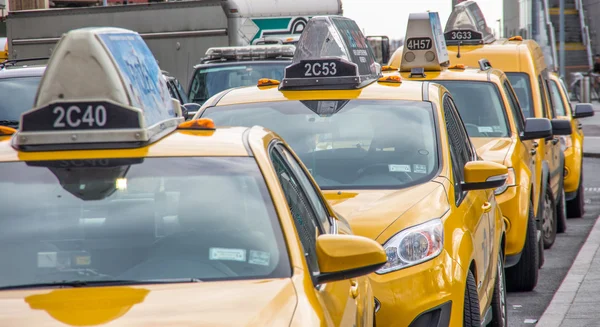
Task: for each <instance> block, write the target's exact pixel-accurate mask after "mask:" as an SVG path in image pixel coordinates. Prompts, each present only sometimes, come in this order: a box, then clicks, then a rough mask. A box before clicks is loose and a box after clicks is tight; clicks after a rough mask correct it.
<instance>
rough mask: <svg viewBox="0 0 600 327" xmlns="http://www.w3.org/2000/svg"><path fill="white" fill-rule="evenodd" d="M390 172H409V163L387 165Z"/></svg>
mask: <svg viewBox="0 0 600 327" xmlns="http://www.w3.org/2000/svg"><path fill="white" fill-rule="evenodd" d="M388 167H389V169H390V172H405V173H410V166H409V165H388Z"/></svg>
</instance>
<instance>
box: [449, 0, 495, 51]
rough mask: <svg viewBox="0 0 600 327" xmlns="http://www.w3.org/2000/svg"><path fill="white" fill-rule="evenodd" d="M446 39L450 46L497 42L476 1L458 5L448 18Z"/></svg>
mask: <svg viewBox="0 0 600 327" xmlns="http://www.w3.org/2000/svg"><path fill="white" fill-rule="evenodd" d="M444 32H445V33H444V37H445V39H446V43H447V44H448V45H458V44H465V45H468V44H483V43H491V42H494V41H495V40H496V38H495V37H494V35H493V34H492V33H491V32H490V29H489V27H488V26H487V23H486V21H485V17H484V16H483V13H482V12H481V9H480V8H479V5H478V4H477V2H475V1H471V0H469V1H465V2H462V3H459V4H457V5H456V6H455V7H454V10H453V11H452V13H451V14H450V17H448V21H447V22H446V28H445V29H444Z"/></svg>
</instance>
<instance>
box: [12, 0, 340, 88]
mask: <svg viewBox="0 0 600 327" xmlns="http://www.w3.org/2000/svg"><path fill="white" fill-rule="evenodd" d="M316 15H342V3H341V0H301V1H300V0H194V1H173V2H162V3H148V4H132V5H123V6H121V5H117V6H108V7H84V8H65V9H45V10H27V11H16V12H10V13H9V15H8V16H7V20H6V22H7V34H8V35H7V36H8V50H9V58H10V59H20V58H37V57H47V56H49V55H50V54H51V53H52V50H53V48H54V47H55V45H56V42H57V41H58V39H59V38H60V36H61V35H62V34H64V33H66V32H68V31H69V30H72V29H76V28H82V27H91V26H110V27H121V28H126V29H130V30H134V31H136V32H138V33H140V35H141V36H142V37H143V38H144V40H145V41H146V43H147V44H148V46H149V48H150V50H151V51H152V53H153V54H154V56H155V57H156V59H157V60H158V62H159V65H160V67H161V69H164V70H166V71H168V72H169V73H171V74H172V75H173V76H175V77H176V78H177V79H178V80H180V81H181V82H182V84H183V86H184V88H186V89H187V87H188V83H189V80H190V78H191V73H192V68H193V66H194V65H195V64H197V63H199V62H200V60H201V58H202V57H204V55H205V53H206V51H207V49H208V48H210V47H223V46H244V45H252V44H269V43H284V44H286V43H287V44H293V43H294V42H295V41H296V40H297V37H298V35H299V34H300V33H302V30H303V29H304V26H306V22H307V21H308V19H310V17H312V16H316Z"/></svg>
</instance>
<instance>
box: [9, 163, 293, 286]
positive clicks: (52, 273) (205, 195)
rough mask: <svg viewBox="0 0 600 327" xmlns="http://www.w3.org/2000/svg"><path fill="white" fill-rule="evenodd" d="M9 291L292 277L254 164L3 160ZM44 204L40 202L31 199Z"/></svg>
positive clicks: (282, 241) (279, 230)
mask: <svg viewBox="0 0 600 327" xmlns="http://www.w3.org/2000/svg"><path fill="white" fill-rule="evenodd" d="M0 168H1V169H0V198H2V201H3V202H4V203H10V206H4V207H3V208H2V215H1V216H0V262H2V265H0V286H6V285H15V284H27V283H38V282H54V281H64V280H67V281H69V280H82V281H87V280H90V281H91V280H149V279H156V280H159V279H174V278H188V279H189V278H198V279H200V280H203V281H210V280H233V279H257V278H260V279H262V278H285V277H290V276H291V268H290V262H289V258H288V257H287V250H286V244H285V241H284V237H283V233H282V230H281V226H280V223H279V219H278V216H277V213H276V211H275V208H274V205H273V202H272V199H271V197H270V195H269V191H268V189H267V186H266V184H265V181H264V178H263V176H262V174H261V171H260V169H259V167H258V165H257V163H256V161H255V159H254V158H248V157H245V158H239V157H186V158H143V159H96V160H70V161H43V162H40V161H36V162H7V163H0ZM32 199H35V200H32Z"/></svg>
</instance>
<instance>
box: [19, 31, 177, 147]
mask: <svg viewBox="0 0 600 327" xmlns="http://www.w3.org/2000/svg"><path fill="white" fill-rule="evenodd" d="M183 120H184V118H183V117H182V114H181V107H180V106H179V103H178V102H177V101H176V100H174V99H172V98H171V96H170V93H169V89H168V87H167V84H166V81H165V80H164V78H162V73H161V70H160V68H159V67H158V64H157V62H156V59H155V58H154V56H153V55H152V53H151V52H150V49H149V48H148V46H147V45H146V43H145V42H144V41H143V39H142V38H141V37H140V35H139V34H138V33H136V32H133V31H130V30H125V29H121V28H102V27H99V28H82V29H76V30H72V31H70V32H68V33H67V34H65V35H64V36H63V37H62V38H61V40H60V41H59V43H58V45H57V47H56V49H55V50H54V51H53V53H52V57H51V58H50V60H49V62H48V66H47V68H46V72H45V74H44V76H43V78H42V81H41V82H40V85H39V87H38V92H37V95H36V98H35V103H34V108H33V109H31V110H29V111H27V112H25V113H24V114H23V115H22V116H21V124H20V128H19V130H18V131H17V133H16V135H15V137H14V138H13V146H14V147H15V148H17V149H19V150H22V151H43V150H46V149H47V150H55V149H97V148H128V147H137V146H142V145H144V144H148V143H151V142H154V141H156V140H158V139H160V138H161V137H163V136H165V135H167V134H168V133H170V132H172V131H173V130H175V129H176V128H177V125H178V124H179V123H180V122H182V121H183Z"/></svg>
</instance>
